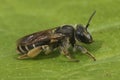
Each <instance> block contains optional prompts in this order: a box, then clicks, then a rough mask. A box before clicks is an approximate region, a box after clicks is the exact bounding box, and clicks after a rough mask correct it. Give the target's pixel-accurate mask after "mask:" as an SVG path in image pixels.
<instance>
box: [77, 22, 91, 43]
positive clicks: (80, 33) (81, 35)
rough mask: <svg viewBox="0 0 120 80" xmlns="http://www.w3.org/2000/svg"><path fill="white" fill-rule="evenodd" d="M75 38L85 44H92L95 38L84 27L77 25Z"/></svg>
mask: <svg viewBox="0 0 120 80" xmlns="http://www.w3.org/2000/svg"><path fill="white" fill-rule="evenodd" d="M75 36H76V38H77V40H78V41H81V42H83V43H92V42H93V38H92V36H91V34H90V33H89V32H88V30H87V28H86V27H84V26H83V25H80V24H79V25H77V27H76V31H75Z"/></svg>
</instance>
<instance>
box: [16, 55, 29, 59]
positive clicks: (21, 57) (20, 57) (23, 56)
mask: <svg viewBox="0 0 120 80" xmlns="http://www.w3.org/2000/svg"><path fill="white" fill-rule="evenodd" d="M28 58H29V57H28V56H27V54H23V55H21V56H19V57H18V58H17V59H28Z"/></svg>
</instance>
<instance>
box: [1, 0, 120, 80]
mask: <svg viewBox="0 0 120 80" xmlns="http://www.w3.org/2000/svg"><path fill="white" fill-rule="evenodd" d="M119 3H120V0H0V80H33V79H34V80H119V79H120V77H119V74H120V69H119V68H120V52H119V51H120V50H119V48H120V4H119ZM94 10H96V11H97V13H96V15H95V16H94V18H93V20H92V21H91V25H90V27H89V31H90V32H91V34H92V35H93V38H94V40H95V42H94V43H92V44H90V45H85V44H83V46H85V47H86V48H87V49H88V50H89V51H90V52H91V53H93V54H94V55H95V56H96V59H97V61H96V62H94V61H92V60H91V59H90V58H89V57H87V56H85V55H84V54H81V52H77V53H72V54H73V55H74V56H75V58H76V59H79V60H80V62H78V63H75V62H67V59H66V58H65V57H64V56H62V55H60V54H59V52H58V51H54V52H53V53H51V54H50V55H42V54H41V55H39V56H38V57H36V58H35V59H30V60H17V59H16V58H17V57H18V55H17V53H16V40H17V39H19V38H20V37H22V36H24V35H27V34H30V33H33V32H36V31H41V30H45V29H49V28H53V27H56V26H59V25H63V24H79V23H81V24H84V25H85V24H86V23H87V20H88V18H89V16H90V15H91V13H92V12H93V11H94Z"/></svg>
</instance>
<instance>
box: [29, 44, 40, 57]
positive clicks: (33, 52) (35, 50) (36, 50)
mask: <svg viewBox="0 0 120 80" xmlns="http://www.w3.org/2000/svg"><path fill="white" fill-rule="evenodd" d="M41 51H42V47H41V46H40V47H36V48H33V49H32V50H30V51H29V52H28V53H27V56H28V57H29V58H34V57H36V56H37V55H38V54H40V52H41Z"/></svg>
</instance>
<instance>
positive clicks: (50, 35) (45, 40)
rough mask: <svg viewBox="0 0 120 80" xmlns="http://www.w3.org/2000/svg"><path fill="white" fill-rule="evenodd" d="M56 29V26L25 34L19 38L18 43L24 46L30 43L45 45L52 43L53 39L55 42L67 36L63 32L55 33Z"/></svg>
mask: <svg viewBox="0 0 120 80" xmlns="http://www.w3.org/2000/svg"><path fill="white" fill-rule="evenodd" d="M54 29H55V28H53V29H49V30H45V31H40V32H36V33H33V34H30V35H27V36H24V37H22V38H21V39H19V40H18V42H17V45H22V46H24V45H30V44H35V43H37V44H38V43H39V44H41V45H45V44H49V43H51V41H52V42H53V41H54V42H55V41H58V40H60V39H62V38H63V37H65V36H64V35H62V34H61V33H54V32H53V30H54Z"/></svg>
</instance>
